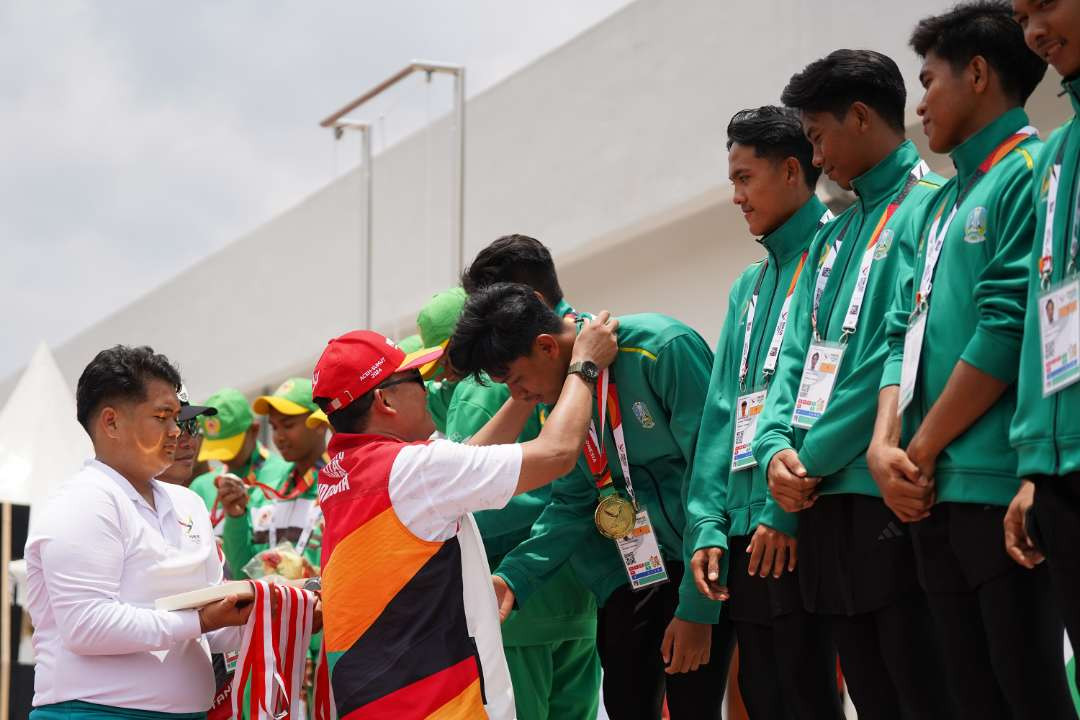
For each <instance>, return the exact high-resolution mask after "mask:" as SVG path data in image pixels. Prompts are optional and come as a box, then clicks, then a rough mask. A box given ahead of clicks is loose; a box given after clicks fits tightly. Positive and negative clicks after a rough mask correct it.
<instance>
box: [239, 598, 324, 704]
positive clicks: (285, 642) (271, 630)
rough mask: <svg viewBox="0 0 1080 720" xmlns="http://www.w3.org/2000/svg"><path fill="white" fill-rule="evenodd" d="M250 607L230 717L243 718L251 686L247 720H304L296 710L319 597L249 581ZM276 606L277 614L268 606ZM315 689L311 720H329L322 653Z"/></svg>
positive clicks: (300, 694)
mask: <svg viewBox="0 0 1080 720" xmlns="http://www.w3.org/2000/svg"><path fill="white" fill-rule="evenodd" d="M251 585H252V589H253V590H254V593H255V597H254V599H253V600H252V602H253V603H254V607H253V608H252V609H251V616H250V617H249V618H248V622H247V625H245V626H244V634H243V641H242V644H241V647H240V659H239V660H238V661H237V665H236V674H235V675H234V676H233V681H232V716H233V717H234V718H239V717H242V715H241V713H240V707H239V706H240V703H241V702H242V701H243V700H242V699H243V697H244V686H245V685H247V686H250V700H249V702H250V707H249V714H248V717H249V718H250V720H304V717H303V715H302V713H301V712H300V707H301V700H302V696H303V682H304V670H305V668H306V664H307V650H308V647H309V646H310V644H311V629H312V618H313V617H314V612H315V603H316V602H317V597H316V595H315V593H313V592H311V591H309V590H301V589H300V588H294V587H292V586H289V585H279V584H276V583H271V582H267V581H265V580H254V581H252V583H251ZM275 601H277V603H278V604H279V605H280V609H279V611H278V612H277V613H276V614H275V613H273V612H272V610H271V607H272V605H273V604H274V602H275ZM319 665H320V667H319V668H318V672H317V673H316V676H317V680H316V687H315V720H333V702H332V700H331V699H330V693H329V678H328V677H326V678H325V679H324V678H322V677H319V676H320V675H326V669H325V665H326V663H325V655H324V658H322V659H321V662H320V663H319Z"/></svg>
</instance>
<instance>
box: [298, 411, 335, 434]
mask: <svg viewBox="0 0 1080 720" xmlns="http://www.w3.org/2000/svg"><path fill="white" fill-rule="evenodd" d="M304 425H305V426H307V428H308V429H310V430H315V429H316V428H320V427H330V418H328V417H326V413H324V412H323V411H322V410H316V411H315V412H313V413H311V414H310V415H308V417H307V420H305V421H304Z"/></svg>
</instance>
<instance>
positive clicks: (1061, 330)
mask: <svg viewBox="0 0 1080 720" xmlns="http://www.w3.org/2000/svg"><path fill="white" fill-rule="evenodd" d="M1078 301H1080V279H1078V278H1077V277H1075V276H1074V277H1072V278H1070V279H1068V280H1066V281H1065V282H1063V283H1060V284H1059V285H1056V286H1051V287H1050V289H1048V290H1046V291H1044V292H1041V293H1039V307H1038V313H1039V340H1040V341H1041V345H1042V387H1043V397H1047V396H1049V395H1053V394H1054V393H1056V392H1058V391H1059V390H1062V389H1063V388H1066V387H1068V386H1070V385H1072V384H1073V383H1074V382H1076V381H1077V380H1080V357H1078V354H1080V312H1078Z"/></svg>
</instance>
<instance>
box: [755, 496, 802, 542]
mask: <svg viewBox="0 0 1080 720" xmlns="http://www.w3.org/2000/svg"><path fill="white" fill-rule="evenodd" d="M758 524H759V525H765V526H766V527H771V528H772V529H773V530H779V531H780V532H782V533H784V534H785V535H790V536H791V537H795V536H796V535H797V534H798V533H799V514H798V513H789V512H786V511H784V509H783V508H781V507H780V506H779V505H777V504H776V501H775V500H773V499H772V498H769V500H768V501H766V503H765V507H764V508H762V510H761V516H760V517H759V518H758Z"/></svg>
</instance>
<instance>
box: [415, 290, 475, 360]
mask: <svg viewBox="0 0 1080 720" xmlns="http://www.w3.org/2000/svg"><path fill="white" fill-rule="evenodd" d="M464 308H465V290H464V289H462V288H460V287H455V288H450V289H449V290H444V291H443V292H441V293H438V294H436V295H435V296H433V297H432V298H431V299H430V300H428V301H427V304H426V305H424V307H423V308H421V309H420V314H419V315H417V316H416V326H417V327H418V328H420V338H421V340H422V341H423V347H429V348H433V347H440V346H443V345H446V343H447V341H448V340H450V336H451V335H453V334H454V326H456V325H457V321H458V318H459V317H461V311H462V310H463V309H464Z"/></svg>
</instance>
